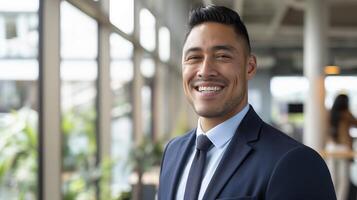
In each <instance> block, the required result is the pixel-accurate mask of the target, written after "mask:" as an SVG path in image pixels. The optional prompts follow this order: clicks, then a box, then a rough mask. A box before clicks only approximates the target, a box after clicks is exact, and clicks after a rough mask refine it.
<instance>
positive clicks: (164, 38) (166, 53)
mask: <svg viewBox="0 0 357 200" xmlns="http://www.w3.org/2000/svg"><path fill="white" fill-rule="evenodd" d="M159 56H160V59H161V60H162V61H168V60H169V59H170V31H169V29H168V28H166V27H161V28H160V29H159Z"/></svg>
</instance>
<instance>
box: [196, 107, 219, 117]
mask: <svg viewBox="0 0 357 200" xmlns="http://www.w3.org/2000/svg"><path fill="white" fill-rule="evenodd" d="M195 112H196V113H197V115H199V116H201V117H205V118H215V117H221V115H222V112H220V111H218V109H213V108H212V107H210V109H195Z"/></svg>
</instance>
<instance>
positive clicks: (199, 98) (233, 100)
mask: <svg viewBox="0 0 357 200" xmlns="http://www.w3.org/2000/svg"><path fill="white" fill-rule="evenodd" d="M255 70H256V60H255V57H254V56H250V55H248V52H247V49H246V46H245V42H244V41H243V39H241V38H239V37H238V36H237V34H236V33H235V31H234V29H233V27H232V26H228V25H224V24H220V23H215V22H206V23H203V24H200V25H197V26H196V27H194V28H193V29H192V30H191V32H190V34H189V35H188V37H187V40H186V43H185V45H184V47H183V56H182V76H183V88H184V91H185V95H186V97H187V98H188V100H189V102H190V103H191V104H192V106H193V108H194V110H195V112H196V113H197V114H198V115H199V116H201V117H203V118H207V119H210V120H216V122H217V123H221V122H223V121H224V120H226V119H228V118H230V117H231V116H233V115H234V114H236V113H238V112H239V111H240V110H241V109H242V108H243V107H244V106H245V105H246V104H247V81H248V80H249V79H250V78H252V77H253V75H254V73H255Z"/></svg>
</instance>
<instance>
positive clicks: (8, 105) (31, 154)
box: [0, 0, 39, 200]
mask: <svg viewBox="0 0 357 200" xmlns="http://www.w3.org/2000/svg"><path fill="white" fill-rule="evenodd" d="M38 5H39V2H38V0H28V1H25V2H24V1H20V0H14V1H4V0H2V1H0V199H7V200H12V199H29V200H32V199H37V192H38V189H39V188H38V179H37V177H38V168H39V167H38V72H39V64H38V60H37V56H38V8H39V6H38Z"/></svg>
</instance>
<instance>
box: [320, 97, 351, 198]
mask: <svg viewBox="0 0 357 200" xmlns="http://www.w3.org/2000/svg"><path fill="white" fill-rule="evenodd" d="M352 126H357V120H356V119H355V117H354V116H353V115H352V113H351V112H350V109H349V99H348V96H347V95H345V94H340V95H338V96H337V97H336V98H335V101H334V103H333V105H332V108H331V111H330V116H329V129H328V133H329V137H328V142H327V144H326V150H327V151H328V152H351V151H353V148H352V142H353V139H352V137H351V136H350V134H349V130H350V128H351V127H352ZM350 162H351V159H350V158H348V157H344V158H328V159H327V164H328V167H329V168H330V172H331V176H332V180H333V182H334V185H335V189H336V194H337V199H338V200H346V199H347V194H348V186H349V177H350V173H349V171H350Z"/></svg>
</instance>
